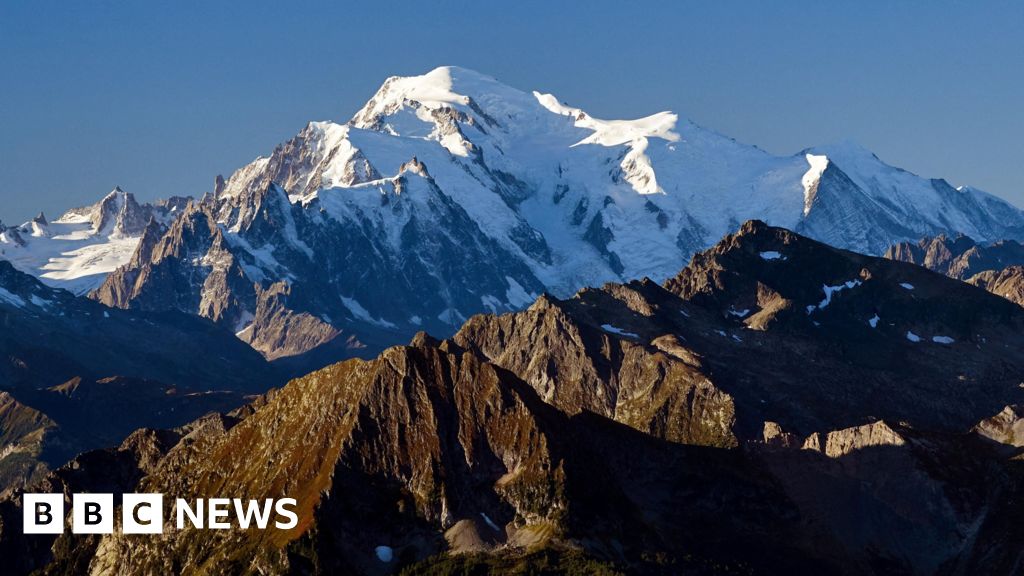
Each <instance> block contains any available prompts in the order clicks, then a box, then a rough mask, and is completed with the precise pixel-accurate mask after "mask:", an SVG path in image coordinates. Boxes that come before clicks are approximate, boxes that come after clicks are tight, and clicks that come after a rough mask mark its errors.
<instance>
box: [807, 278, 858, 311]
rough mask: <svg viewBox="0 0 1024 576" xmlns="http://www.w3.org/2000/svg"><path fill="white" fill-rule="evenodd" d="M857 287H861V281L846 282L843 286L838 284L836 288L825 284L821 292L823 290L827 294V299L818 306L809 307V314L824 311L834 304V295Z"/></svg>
mask: <svg viewBox="0 0 1024 576" xmlns="http://www.w3.org/2000/svg"><path fill="white" fill-rule="evenodd" d="M857 286H860V280H848V281H846V282H844V283H843V284H837V285H835V286H829V285H827V284H823V285H822V286H821V290H822V292H824V293H825V298H823V299H822V301H821V302H819V303H818V304H817V305H814V304H811V305H810V306H808V307H807V313H808V314H810V313H811V312H814V311H815V310H824V309H825V308H826V307H827V306H828V305H829V304H831V303H832V295H833V294H836V293H838V292H842V291H843V290H847V289H850V288H855V287H857Z"/></svg>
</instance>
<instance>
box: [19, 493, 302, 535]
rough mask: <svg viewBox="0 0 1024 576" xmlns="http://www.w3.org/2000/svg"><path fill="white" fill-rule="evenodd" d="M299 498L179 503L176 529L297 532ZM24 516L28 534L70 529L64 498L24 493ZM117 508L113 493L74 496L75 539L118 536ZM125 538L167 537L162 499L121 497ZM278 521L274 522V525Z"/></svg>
mask: <svg viewBox="0 0 1024 576" xmlns="http://www.w3.org/2000/svg"><path fill="white" fill-rule="evenodd" d="M296 505H297V502H296V501H295V499H294V498H281V499H280V500H272V499H266V500H242V499H240V498H209V499H202V498H200V499H197V500H194V501H188V500H185V499H182V498H178V499H176V500H175V501H174V510H173V512H172V515H173V516H174V519H175V523H174V526H175V528H176V529H178V530H184V529H185V528H187V527H192V528H196V529H199V530H229V529H231V528H236V527H237V528H241V529H243V530H244V529H248V528H257V529H260V530H266V529H267V528H268V527H269V526H271V525H273V526H274V527H275V528H279V529H281V530H289V529H291V528H295V527H296V526H297V525H298V523H299V517H298V515H296V513H295V507H296ZM22 513H23V519H24V533H25V534H63V533H64V529H65V518H66V516H65V514H64V495H63V494H24V495H23V496H22ZM115 516H117V508H116V507H115V506H114V495H113V494H73V495H72V496H71V532H72V533H74V534H113V533H114V520H115ZM120 518H121V525H120V531H121V533H122V534H162V533H163V532H164V529H165V524H164V496H163V494H124V495H122V496H121V514H120ZM271 520H273V522H271Z"/></svg>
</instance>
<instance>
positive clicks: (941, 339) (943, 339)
mask: <svg viewBox="0 0 1024 576" xmlns="http://www.w3.org/2000/svg"><path fill="white" fill-rule="evenodd" d="M932 342H935V343H936V344H952V343H954V342H956V340H954V339H952V338H950V337H949V336H932Z"/></svg>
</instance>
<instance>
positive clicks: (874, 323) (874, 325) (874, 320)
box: [868, 314, 881, 328]
mask: <svg viewBox="0 0 1024 576" xmlns="http://www.w3.org/2000/svg"><path fill="white" fill-rule="evenodd" d="M879 320H881V318H879V317H878V314H875V315H874V316H872V317H871V318H870V319H869V320H868V325H870V326H871V327H872V328H877V327H878V321H879Z"/></svg>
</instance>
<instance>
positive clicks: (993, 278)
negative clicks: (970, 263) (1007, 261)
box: [967, 266, 1024, 306]
mask: <svg viewBox="0 0 1024 576" xmlns="http://www.w3.org/2000/svg"><path fill="white" fill-rule="evenodd" d="M967 283H968V284H972V285H974V286H977V287H978V288H983V289H985V290H988V291H989V292H991V293H993V294H995V295H997V296H1002V297H1003V298H1006V299H1007V300H1009V301H1010V302H1013V303H1015V304H1017V305H1018V306H1024V266H1010V267H1007V268H1004V269H1002V270H986V271H985V272H979V273H977V274H975V275H974V276H971V277H970V278H968V279H967Z"/></svg>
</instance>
